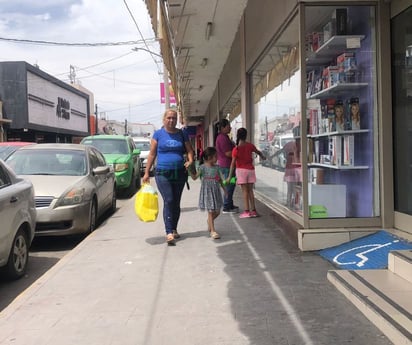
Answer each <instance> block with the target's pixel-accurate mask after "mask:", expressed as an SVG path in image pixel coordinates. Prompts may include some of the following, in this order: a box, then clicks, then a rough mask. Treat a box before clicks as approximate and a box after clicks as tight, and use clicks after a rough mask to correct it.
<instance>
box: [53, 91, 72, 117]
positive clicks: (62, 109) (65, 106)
mask: <svg viewBox="0 0 412 345" xmlns="http://www.w3.org/2000/svg"><path fill="white" fill-rule="evenodd" d="M56 116H57V117H61V118H63V119H66V120H70V102H69V101H68V100H67V99H64V98H62V97H57V106H56Z"/></svg>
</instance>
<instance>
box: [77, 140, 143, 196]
mask: <svg viewBox="0 0 412 345" xmlns="http://www.w3.org/2000/svg"><path fill="white" fill-rule="evenodd" d="M81 144H83V145H92V146H94V147H96V148H97V149H98V150H99V151H100V152H101V153H102V154H103V155H104V157H105V158H106V161H107V163H108V164H109V165H112V166H113V169H114V173H115V175H116V189H117V191H118V192H126V193H127V194H129V195H133V194H134V193H135V192H136V191H137V190H138V189H139V188H140V186H141V181H140V173H141V162H140V159H139V158H140V157H139V156H140V150H139V149H137V148H136V145H135V143H134V141H133V139H132V138H131V137H129V136H126V135H106V134H103V135H93V136H88V137H85V138H83V139H82V141H81Z"/></svg>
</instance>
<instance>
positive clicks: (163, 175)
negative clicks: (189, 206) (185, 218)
mask: <svg viewBox="0 0 412 345" xmlns="http://www.w3.org/2000/svg"><path fill="white" fill-rule="evenodd" d="M186 178H187V175H186V171H185V169H184V168H183V169H173V170H156V174H155V180H156V184H157V188H158V189H159V192H160V194H161V196H162V198H163V221H164V224H165V230H166V234H171V233H172V232H173V230H177V223H178V222H179V218H180V200H181V199H182V193H183V188H184V186H185V183H186Z"/></svg>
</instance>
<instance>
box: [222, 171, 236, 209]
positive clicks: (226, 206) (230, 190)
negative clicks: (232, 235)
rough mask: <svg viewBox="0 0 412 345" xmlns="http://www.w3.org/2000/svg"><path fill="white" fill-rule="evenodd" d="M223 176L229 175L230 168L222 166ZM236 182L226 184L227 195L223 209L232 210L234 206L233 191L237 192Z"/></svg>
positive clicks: (224, 198)
mask: <svg viewBox="0 0 412 345" xmlns="http://www.w3.org/2000/svg"><path fill="white" fill-rule="evenodd" d="M220 171H221V172H222V175H223V177H224V178H225V179H226V178H228V177H229V172H230V168H220ZM232 177H233V176H232ZM235 187H236V184H231V183H228V184H227V185H226V190H227V196H226V195H225V196H224V197H223V209H224V210H230V209H232V208H233V206H234V205H233V193H234V192H235Z"/></svg>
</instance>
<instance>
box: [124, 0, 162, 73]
mask: <svg viewBox="0 0 412 345" xmlns="http://www.w3.org/2000/svg"><path fill="white" fill-rule="evenodd" d="M123 2H124V4H125V6H126V8H127V11H128V12H129V14H130V16H131V17H132V20H133V22H134V25H135V26H136V29H137V31H138V32H139V34H140V37H141V38H142V40H143V43H144V45H145V46H146V50H147V51H148V52H149V53H150V56H151V57H152V58H153V61H154V63H155V64H156V66H157V69H158V72H159V74H160V73H161V70H160V68H159V65H158V64H157V61H156V59H155V58H154V56H153V53H152V52H151V51H150V49H149V46H148V45H147V40H146V39H145V38H144V37H143V34H142V32H141V31H140V28H139V25H138V24H137V21H136V19H135V17H134V16H133V13H132V11H131V10H130V8H129V5H128V4H127V2H126V0H123Z"/></svg>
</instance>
